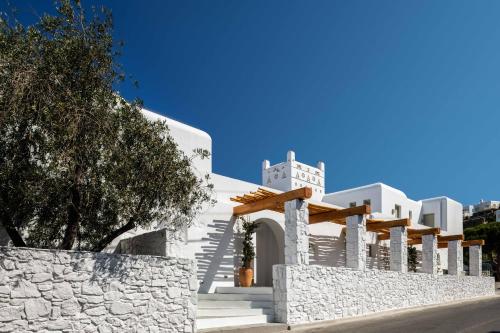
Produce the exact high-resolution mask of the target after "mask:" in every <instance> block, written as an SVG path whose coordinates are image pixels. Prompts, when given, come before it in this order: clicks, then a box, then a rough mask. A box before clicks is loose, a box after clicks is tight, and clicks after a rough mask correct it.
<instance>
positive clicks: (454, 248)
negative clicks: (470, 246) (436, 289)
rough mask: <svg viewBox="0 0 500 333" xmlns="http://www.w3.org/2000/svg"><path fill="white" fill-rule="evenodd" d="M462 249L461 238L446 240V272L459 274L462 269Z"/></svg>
mask: <svg viewBox="0 0 500 333" xmlns="http://www.w3.org/2000/svg"><path fill="white" fill-rule="evenodd" d="M463 255H464V251H463V248H462V241H461V240H452V241H448V274H449V275H461V274H462V271H463V270H464V256H463Z"/></svg>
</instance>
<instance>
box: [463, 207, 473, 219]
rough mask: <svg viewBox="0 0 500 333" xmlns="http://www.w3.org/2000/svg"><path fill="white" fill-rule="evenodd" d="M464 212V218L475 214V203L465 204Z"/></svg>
mask: <svg viewBox="0 0 500 333" xmlns="http://www.w3.org/2000/svg"><path fill="white" fill-rule="evenodd" d="M463 214H464V219H467V218H469V217H471V216H472V214H474V206H473V205H466V206H464V211H463Z"/></svg>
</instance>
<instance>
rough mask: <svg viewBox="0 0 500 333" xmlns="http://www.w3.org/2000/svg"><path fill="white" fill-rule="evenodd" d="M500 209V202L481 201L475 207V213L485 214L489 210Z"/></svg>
mask: <svg viewBox="0 0 500 333" xmlns="http://www.w3.org/2000/svg"><path fill="white" fill-rule="evenodd" d="M499 208H500V201H493V200H489V201H484V200H481V201H479V203H478V204H476V205H474V213H479V212H484V211H487V210H492V209H499Z"/></svg>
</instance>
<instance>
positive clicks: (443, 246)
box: [438, 242, 448, 249]
mask: <svg viewBox="0 0 500 333" xmlns="http://www.w3.org/2000/svg"><path fill="white" fill-rule="evenodd" d="M447 248H448V242H446V243H438V249H447Z"/></svg>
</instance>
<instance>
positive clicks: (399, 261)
mask: <svg viewBox="0 0 500 333" xmlns="http://www.w3.org/2000/svg"><path fill="white" fill-rule="evenodd" d="M389 230H390V237H391V242H390V246H391V256H390V260H391V263H390V268H391V271H395V272H401V273H408V232H407V230H406V227H402V226H399V227H392V228H390V229H389Z"/></svg>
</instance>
